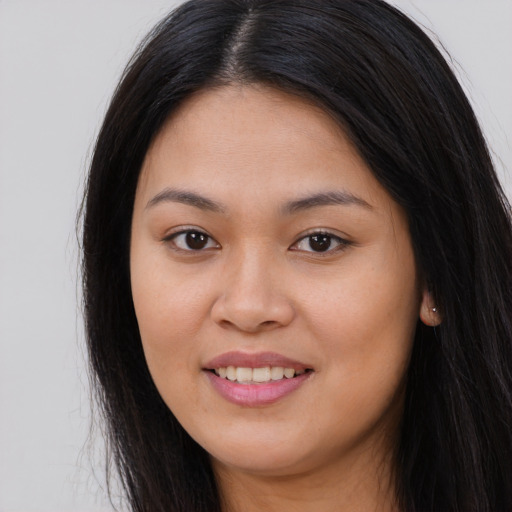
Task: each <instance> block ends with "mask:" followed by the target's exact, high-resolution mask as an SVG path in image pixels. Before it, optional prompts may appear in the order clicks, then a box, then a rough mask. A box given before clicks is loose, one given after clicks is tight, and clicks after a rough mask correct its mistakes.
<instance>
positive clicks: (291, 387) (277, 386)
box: [204, 371, 313, 407]
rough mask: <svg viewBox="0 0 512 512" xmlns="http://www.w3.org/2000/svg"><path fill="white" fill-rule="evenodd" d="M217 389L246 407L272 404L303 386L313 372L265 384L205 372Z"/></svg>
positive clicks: (223, 395) (234, 402)
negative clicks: (238, 380) (246, 382)
mask: <svg viewBox="0 0 512 512" xmlns="http://www.w3.org/2000/svg"><path fill="white" fill-rule="evenodd" d="M204 373H205V374H206V376H207V377H208V379H209V380H210V383H211V384H212V386H213V388H214V389H215V391H217V392H218V393H219V394H220V395H221V396H222V397H224V398H225V399H226V400H227V401H228V402H231V403H233V404H236V405H241V406H245V407H258V406H263V405H270V404H273V403H274V402H277V401H278V400H280V399H281V398H284V397H285V396H286V395H289V394H290V393H292V392H293V391H295V390H296V389H297V388H298V387H299V386H301V385H302V384H303V383H304V382H305V381H306V380H307V379H309V377H310V376H311V375H312V373H313V372H306V373H303V374H302V375H298V376H297V377H293V378H292V379H287V378H283V379H281V380H274V381H271V382H268V383H265V384H238V382H231V381H230V380H227V379H223V378H221V377H219V376H218V375H216V374H215V373H213V372H210V371H205V372H204Z"/></svg>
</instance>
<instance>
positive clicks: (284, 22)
mask: <svg viewBox="0 0 512 512" xmlns="http://www.w3.org/2000/svg"><path fill="white" fill-rule="evenodd" d="M84 207H85V212H84V237H83V240H84V247H83V249H84V263H83V264H84V287H85V311H86V324H87V336H88V343H89V353H90V360H91V369H92V373H93V376H94V377H95V382H96V387H97V391H98V395H99V398H100V403H101V405H102V407H103V412H104V414H105V417H106V420H107V425H108V441H109V446H110V449H111V450H112V456H113V460H114V461H115V463H116V465H117V469H118V470H119V472H120V475H121V477H122V481H123V484H124V486H125V489H126V492H127V496H128V499H129V502H130V505H131V508H132V509H133V510H140V511H142V510H145V511H156V510H162V511H163V510H173V511H187V512H188V511H201V510H204V511H213V510H222V511H239V510H243V511H251V510H278V509H279V510H281V509H285V508H293V507H297V506H300V507H301V509H302V510H315V511H316V510H322V511H330V510H336V511H340V510H380V511H387V510H390V511H391V510H402V511H405V510H407V511H440V510H450V511H452V510H453V511H485V510H487V511H491V510H492V511H497V510H500V511H509V510H512V485H511V484H510V482H512V429H511V425H512V375H511V370H510V369H511V368H512V325H511V314H510V313H511V311H512V228H511V220H510V206H509V205H508V203H507V201H506V199H505V197H504V195H503V193H502V191H501V189H500V186H499V183H498V180H497V178H496V175H495V173H494V170H493V167H492V163H491V160H490V158H489V154H488V151H487V148H486V145H485V142H484V139H483V137H482V134H481V132H480V129H479V127H478V124H477V122H476V120H475V117H474V115H473V112H472V110H471V108H470V106H469V104H468V102H467V100H466V98H465V96H464V94H463V92H462V90H461V88H460V86H459V84H458V83H457V81H456V79H455V78H454V76H453V74H452V72H451V71H450V69H449V67H448V66H447V64H446V63H445V61H444V60H443V58H442V57H441V56H440V54H439V52H438V51H437V50H436V48H435V47H434V45H433V44H432V43H431V42H430V40H429V39H428V38H427V37H426V36H425V34H424V33H423V32H422V31H421V30H420V29H419V28H418V27H417V26H416V25H414V24H413V23H412V22H411V21H410V20H408V19H407V18H406V17H405V16H404V15H402V14H401V13H399V12H398V11H397V10H395V9H394V8H392V7H391V6H389V5H388V4H386V3H384V2H382V1H380V0H321V1H319V2H309V1H305V0H304V1H300V0H299V1H297V0H293V1H292V0H277V1H275V0H272V1H262V0H201V1H199V0H192V1H191V2H188V3H186V4H184V5H183V6H182V7H180V8H179V9H178V10H177V11H175V12H174V13H172V14H171V15H170V16H169V17H167V18H166V19H165V20H163V21H162V22H161V24H159V25H158V26H157V27H156V28H155V29H154V31H153V32H152V33H151V34H150V35H149V36H148V38H147V40H146V41H145V42H144V44H143V45H142V46H141V48H140V50H139V51H138V52H137V55H136V56H135V57H134V59H133V60H132V62H131V63H130V65H129V67H128V68H127V71H126V73H125V75H124V77H123V79H122V81H121V83H120V85H119V87H118V89H117V91H116V94H115V96H114V99H113V100H112V103H111V106H110V108H109V110H108V112H107V115H106V118H105V121H104V124H103V127H102V130H101V132H100V135H99V137H98V141H97V145H96V148H95V153H94V157H93V161H92V165H91V170H90V177H89V183H88V189H87V196H86V199H85V203H84Z"/></svg>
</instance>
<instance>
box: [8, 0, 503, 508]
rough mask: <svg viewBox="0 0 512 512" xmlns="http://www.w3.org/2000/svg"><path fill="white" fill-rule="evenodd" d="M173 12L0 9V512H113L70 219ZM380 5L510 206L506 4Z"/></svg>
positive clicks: (40, 3)
mask: <svg viewBox="0 0 512 512" xmlns="http://www.w3.org/2000/svg"><path fill="white" fill-rule="evenodd" d="M312 1H314V0H312ZM177 3H179V2H177V1H175V2H172V1H164V0H87V1H85V0H32V1H31V0H0V248H1V250H0V512H15V511H16V512H21V511H23V512H35V511H37V512H59V511H62V512H64V511H65V512H78V511H90V512H98V511H104V510H111V508H110V505H109V503H108V500H107V499H106V497H105V491H104V489H103V469H102V462H103V460H102V443H101V439H100V438H99V436H98V439H97V440H96V443H95V444H93V447H92V448H91V447H90V448H88V449H84V443H85V440H86V438H87V434H88V431H89V421H90V405H89V403H90V399H89V391H88V385H87V376H86V373H85V370H84V368H85V362H84V359H85V357H84V349H83V333H82V320H81V317H80V308H79V301H80V299H79V297H80V292H79V284H78V278H77V269H78V248H77V247H78V245H77V241H76V236H75V216H76V212H77V208H78V205H79V202H80V197H81V190H82V184H83V181H84V177H85V174H86V168H87V164H88V160H89V157H90V153H91V148H92V145H93V141H94V137H95V135H96V134H97V131H98V127H99V123H100V122H101V118H102V115H103V114H104V112H105V108H106V105H107V102H108V100H109V98H110V95H111V93H112V91H113V89H114V87H115V84H116V81H117V79H118V78H119V76H120V73H121V72H122V69H123V67H124V65H125V63H126V61H127V59H128V57H129V55H130V54H131V53H132V51H133V50H134V49H135V47H136V44H137V42H138V41H139V40H140V39H141V38H142V36H143V35H144V34H145V33H146V32H147V31H148V30H149V29H150V28H151V26H152V25H153V24H154V23H155V22H156V21H157V20H158V19H159V18H161V17H162V16H163V15H164V14H165V13H166V12H167V11H169V10H170V9H171V8H172V7H173V6H174V5H176V4H177ZM392 3H395V4H396V5H398V6H399V7H401V8H402V9H403V10H405V11H406V12H408V13H409V14H411V15H412V16H413V17H414V18H415V19H416V20H418V21H420V22H421V23H422V24H423V25H424V26H425V27H427V29H428V30H429V31H430V30H432V31H434V32H435V33H436V34H437V35H438V36H439V39H440V41H442V43H443V45H444V46H445V47H446V48H447V49H448V50H449V51H450V54H451V55H452V57H453V63H452V64H453V66H454V68H455V70H456V73H457V75H458V76H459V78H460V79H461V81H462V83H463V85H464V87H465V89H466V90H467V91H468V94H469V95H470V98H471V100H472V102H473V104H474V107H475V109H476V112H477V115H478V117H479V119H480V120H481V123H482V125H483V128H484V131H485V133H486V136H487V138H488V141H489V143H490V146H491V148H492V150H493V154H494V157H495V161H496V163H497V166H498V171H499V173H500V176H501V177H502V179H503V183H504V184H505V187H506V189H507V191H508V195H509V197H511V196H512V178H511V177H510V170H511V169H512V147H511V146H512V144H511V137H512V135H511V134H512V94H511V91H512V31H511V30H510V27H511V26H512V1H510V0H485V1H484V0H414V1H413V0H400V1H399V0H396V1H393V2H392ZM431 35H432V34H431ZM506 169H508V171H507V170H506ZM507 173H509V174H507Z"/></svg>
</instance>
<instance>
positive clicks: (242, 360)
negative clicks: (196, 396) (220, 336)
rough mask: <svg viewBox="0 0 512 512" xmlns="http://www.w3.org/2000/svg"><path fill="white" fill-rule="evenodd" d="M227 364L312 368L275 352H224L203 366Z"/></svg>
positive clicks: (245, 366) (207, 367)
mask: <svg viewBox="0 0 512 512" xmlns="http://www.w3.org/2000/svg"><path fill="white" fill-rule="evenodd" d="M228 366H236V367H239V368H263V367H265V366H274V367H275V366H280V367H283V368H293V369H294V370H307V369H312V368H311V365H307V364H305V363H302V362H300V361H296V360H294V359H290V358H289V357H285V356H283V355H281V354H277V353H275V352H257V353H252V354H251V353H247V352H238V351H233V352H225V353H224V354H220V355H218V356H216V357H214V358H213V359H212V360H211V361H208V363H206V365H205V366H204V369H205V370H214V369H216V368H225V367H228Z"/></svg>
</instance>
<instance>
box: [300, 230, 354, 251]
mask: <svg viewBox="0 0 512 512" xmlns="http://www.w3.org/2000/svg"><path fill="white" fill-rule="evenodd" d="M350 244H351V243H350V242H349V241H348V240H344V239H343V238H340V237H339V236H336V235H332V234H330V233H312V234H311V235H307V236H305V237H303V238H301V239H300V240H299V241H298V242H296V243H295V244H294V245H293V246H292V247H291V250H294V251H304V252H309V253H327V252H335V251H339V250H342V249H344V248H345V247H347V246H349V245H350Z"/></svg>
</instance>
